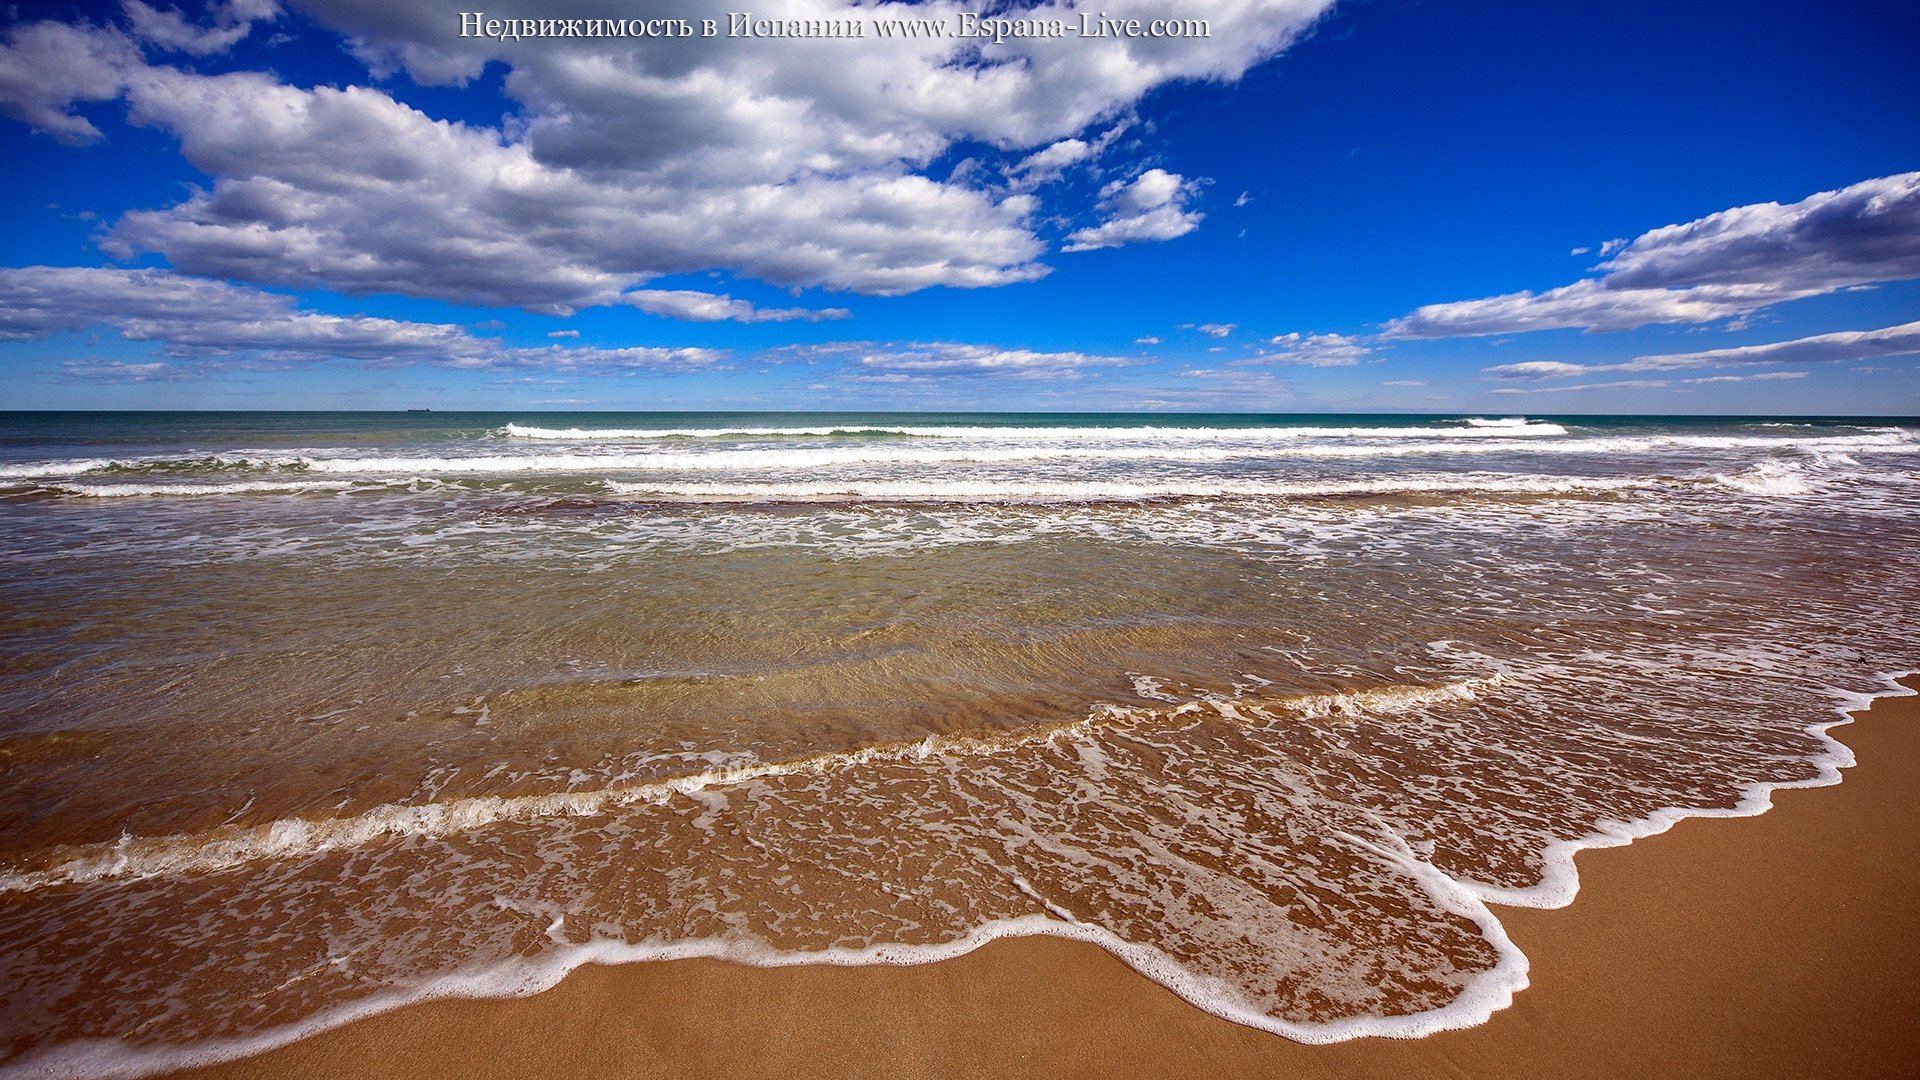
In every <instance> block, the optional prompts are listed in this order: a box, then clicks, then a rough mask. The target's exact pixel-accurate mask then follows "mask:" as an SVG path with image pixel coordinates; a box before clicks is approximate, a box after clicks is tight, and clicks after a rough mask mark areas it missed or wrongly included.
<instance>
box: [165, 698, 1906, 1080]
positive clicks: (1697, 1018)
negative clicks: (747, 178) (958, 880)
mask: <svg viewBox="0 0 1920 1080" xmlns="http://www.w3.org/2000/svg"><path fill="white" fill-rule="evenodd" d="M1907 684H1908V685H1909V686H1912V687H1915V688H1920V680H1915V679H1909V680H1907ZM1863 715H1864V719H1863V720H1862V721H1861V722H1858V723H1855V724H1851V725H1848V726H1846V727H1842V728H1837V729H1835V730H1834V732H1833V734H1834V735H1836V736H1837V737H1838V738H1839V739H1840V740H1841V741H1843V742H1845V743H1847V744H1849V745H1850V746H1852V747H1853V748H1854V749H1855V751H1856V754H1857V756H1858V758H1859V761H1860V764H1859V765H1858V766H1857V767H1855V768H1853V769H1850V770H1848V771H1847V773H1846V781H1845V783H1843V784H1841V785H1839V786H1837V787H1827V788H1818V789H1813V790H1793V791H1781V792H1776V793H1775V795H1774V800H1775V809H1774V810H1772V811H1770V812H1768V813H1767V814H1764V815H1762V816H1760V817H1757V818H1742V819H1733V820H1726V819H1694V820H1689V821H1685V822H1682V823H1681V824H1679V825H1678V826H1676V827H1675V828H1674V829H1672V830H1671V831H1669V832H1667V833H1665V834H1663V835H1661V836H1656V837H1650V838H1647V839H1644V840H1641V841H1638V842H1636V843H1634V844H1633V845H1631V846H1630V847H1626V848H1615V849H1606V850H1597V851H1589V852H1586V853H1584V854H1582V855H1581V856H1580V860H1579V862H1580V870H1581V889H1580V896H1579V898H1578V899H1577V900H1576V901H1575V902H1574V903H1573V905H1572V906H1571V907H1569V908H1565V909H1562V910H1558V911H1532V910H1521V909H1513V908H1501V909H1499V911H1500V914H1501V918H1502V920H1503V921H1504V922H1505V923H1506V925H1507V928H1508V931H1509V932H1510V934H1511V935H1512V938H1513V940H1514V941H1515V943H1516V944H1518V945H1519V946H1520V948H1521V949H1523V950H1524V951H1525V952H1526V953H1527V955H1528V956H1529V957H1530V958H1531V959H1532V963H1533V970H1532V981H1533V985H1532V987H1531V988H1530V989H1527V990H1525V991H1522V992H1521V993H1520V995H1519V996H1518V998H1517V1000H1516V1002H1515V1004H1514V1005H1513V1006H1512V1007H1511V1008H1509V1009H1506V1010H1504V1011H1502V1012H1500V1013H1497V1014H1495V1016H1494V1017H1493V1018H1492V1020H1491V1021H1489V1022H1488V1023H1487V1024H1485V1025H1482V1026H1481V1027H1478V1028H1473V1029H1470V1030H1465V1031H1456V1032H1446V1033H1443V1034H1440V1035H1435V1036H1432V1037H1429V1038H1426V1039H1419V1040H1410V1041H1397V1040H1386V1039H1362V1040H1356V1041H1352V1042H1347V1043H1342V1044H1338V1045H1333V1046H1304V1045H1300V1044H1296V1043H1291V1042H1288V1041H1286V1040H1284V1039H1281V1038H1279V1037H1277V1036H1274V1035H1269V1034H1265V1033H1263V1032H1259V1031H1254V1030H1252V1029H1249V1028H1245V1027H1241V1026H1238V1025H1235V1024H1231V1023H1227V1022H1226V1021H1222V1020H1218V1019H1215V1018H1214V1017H1211V1016H1209V1015H1207V1014H1205V1013H1203V1012H1201V1011H1199V1010H1198V1009H1195V1008H1193V1007H1192V1006H1190V1005H1188V1004H1186V1003H1185V1002H1183V1001H1181V1000H1180V999H1179V998H1177V997H1175V996H1174V995H1173V994H1172V993H1170V992H1168V991H1166V990H1165V989H1163V988H1161V987H1160V986H1158V985H1156V984H1154V983H1152V982H1150V981H1148V980H1147V979H1145V978H1143V977H1141V976H1139V975H1136V974H1135V973H1134V972H1132V971H1131V970H1130V969H1128V968H1127V967H1125V966H1124V965H1122V964H1121V963H1120V962H1119V961H1117V960H1114V959H1113V958H1112V957H1110V956H1108V955H1107V954H1106V953H1104V952H1102V951H1100V950H1099V949H1097V948H1094V947H1093V946H1090V945H1083V944H1079V943H1075V942H1067V941H1060V940H1054V939H1040V938H1030V939H1021V940H1010V941H999V942H995V943H993V944H991V945H988V946H986V947H985V948H982V949H980V950H979V951H977V952H975V953H972V954H970V955H968V956H964V957H961V958H958V959H955V960H950V961H946V962H943V963H939V964H932V965H926V966H921V967H909V968H875V967H868V968H833V967H794V968H780V969H755V968H747V967H741V966H738V965H733V964H728V963H723V962H718V961H709V960H685V961H669V962H661V963H653V964H636V965H629V966H625V967H618V968H603V967H587V968H583V969H581V970H580V971H577V972H575V973H574V974H573V975H572V976H570V977H569V978H567V979H566V980H565V981H564V982H562V983H561V984H560V985H559V986H557V987H555V988H554V989H552V990H549V991H547V992H545V993H542V994H538V995H535V996H533V997H529V998H524V999H518V1000H509V1001H440V1002H428V1003H424V1004H421V1005H416V1006H411V1007H409V1008H406V1009H401V1010H398V1011H396V1012H393V1013H388V1014H385V1015H381V1016H376V1017H373V1018H370V1019H367V1020H362V1021H359V1022H356V1023H353V1024H349V1025H347V1026H345V1027H342V1028H339V1029H336V1030H334V1031H330V1032H326V1033H323V1034H320V1035H318V1036H315V1037H313V1038H310V1039H307V1040H304V1041H301V1042H298V1043H294V1044H292V1045H289V1046H286V1047H282V1048H280V1049H278V1050H274V1051H271V1052H269V1053H266V1054H262V1055H259V1056H257V1057H253V1058H249V1059H246V1060H242V1061H235V1062H229V1063H226V1064H223V1065H219V1066H215V1067H211V1068H207V1069H202V1070H194V1071H189V1072H186V1073H180V1074H176V1075H179V1076H182V1077H186V1076H191V1077H195V1078H202V1080H213V1078H216V1077H221V1078H234V1077H308V1076H360V1077H396V1078H399V1077H409V1078H411V1077H457V1078H460V1080H480V1078H488V1077H503V1078H504V1077H526V1076H543V1077H574V1076H579V1077H588V1076H592V1077H607V1076H649V1077H651V1076H663V1077H664V1076H684V1075H694V1074H719V1075H729V1076H783V1077H813V1076H818V1077H868V1076H871V1077H882V1076H885V1077H897V1076H929V1077H931V1076H939V1077H976V1076H978V1077H986V1076H1009V1075H1045V1076H1180V1075H1190V1076H1287V1077H1308V1078H1311V1077H1352V1076H1438V1075H1453V1076H1477V1077H1615V1076H1622V1075H1628V1076H1688V1077H1715V1076H1724V1077H1769V1076H1778V1077H1797V1076H1807V1075H1831V1076H1891V1075H1903V1074H1904V1071H1905V1070H1906V1069H1909V1068H1911V1066H1912V1057H1913V1052H1914V1048H1915V1047H1916V1046H1920V974H1917V973H1920V899H1916V898H1920V698H1915V697H1905V698H1889V699H1881V701H1880V702H1879V703H1878V704H1877V705H1876V706H1875V708H1874V709H1873V710H1872V712H1871V714H1870V715H1866V714H1863Z"/></svg>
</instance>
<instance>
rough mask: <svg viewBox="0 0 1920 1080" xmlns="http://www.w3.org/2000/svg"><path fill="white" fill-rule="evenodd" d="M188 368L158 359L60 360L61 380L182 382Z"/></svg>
mask: <svg viewBox="0 0 1920 1080" xmlns="http://www.w3.org/2000/svg"><path fill="white" fill-rule="evenodd" d="M189 378H191V375H190V374H189V373H188V372H185V371H182V370H180V369H179V368H176V367H172V366H170V365H167V364H163V363H161V362H159V361H154V362H152V363H146V364H129V363H126V362H125V361H122V360H62V361H61V362H60V381H61V382H89V383H124V382H184V381H186V380H188V379H189Z"/></svg>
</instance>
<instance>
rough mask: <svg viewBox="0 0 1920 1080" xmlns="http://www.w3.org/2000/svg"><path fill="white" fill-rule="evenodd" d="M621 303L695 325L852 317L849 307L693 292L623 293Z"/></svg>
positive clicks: (656, 291) (668, 290)
mask: <svg viewBox="0 0 1920 1080" xmlns="http://www.w3.org/2000/svg"><path fill="white" fill-rule="evenodd" d="M620 302H621V303H623V304H627V305H630V306H632V307H637V308H639V309H640V310H641V311H644V312H647V313H649V314H652V315H665V316H668V317H670V318H675V319H687V320H690V321H693V322H721V321H723V320H732V321H734V322H744V323H758V322H792V321H793V320H795V319H803V320H805V321H807V322H819V321H821V320H823V319H844V318H847V317H848V316H850V315H851V314H852V312H850V311H848V310H847V309H846V308H818V309H815V308H762V307H755V306H754V305H753V304H751V303H748V302H747V301H745V300H735V299H734V298H733V297H731V296H721V295H718V294H717V293H707V292H697V291H695V290H691V289H643V290H640V291H638V292H630V293H625V294H623V295H622V296H621V297H620Z"/></svg>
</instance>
